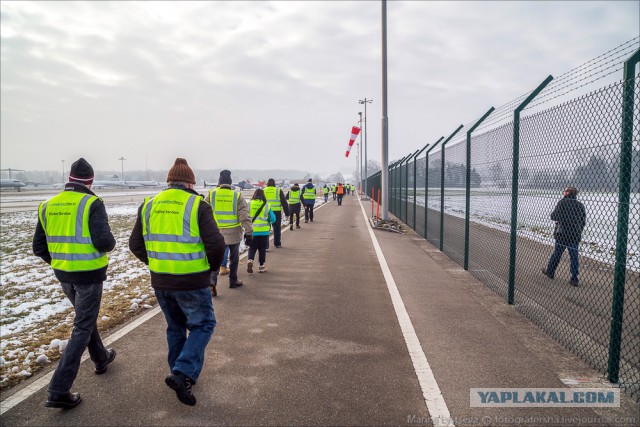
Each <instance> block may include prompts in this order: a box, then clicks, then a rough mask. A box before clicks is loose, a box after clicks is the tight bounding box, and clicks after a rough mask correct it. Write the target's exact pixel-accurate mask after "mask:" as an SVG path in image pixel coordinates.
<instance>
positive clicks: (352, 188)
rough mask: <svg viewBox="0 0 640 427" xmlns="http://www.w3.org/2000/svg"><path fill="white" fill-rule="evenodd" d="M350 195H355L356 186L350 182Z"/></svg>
mask: <svg viewBox="0 0 640 427" xmlns="http://www.w3.org/2000/svg"><path fill="white" fill-rule="evenodd" d="M351 195H352V196H355V195H356V186H355V185H353V184H351Z"/></svg>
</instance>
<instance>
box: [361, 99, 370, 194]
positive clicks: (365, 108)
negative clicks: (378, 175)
mask: <svg viewBox="0 0 640 427" xmlns="http://www.w3.org/2000/svg"><path fill="white" fill-rule="evenodd" d="M372 102H373V100H371V99H367V98H365V99H359V100H358V103H359V104H364V194H365V196H366V195H367V194H368V193H367V177H368V176H367V104H371V103H372Z"/></svg>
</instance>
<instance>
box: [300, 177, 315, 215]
mask: <svg viewBox="0 0 640 427" xmlns="http://www.w3.org/2000/svg"><path fill="white" fill-rule="evenodd" d="M302 203H303V204H304V222H309V221H311V222H313V206H314V205H315V204H316V186H315V185H313V180H312V179H311V178H309V181H307V183H306V184H305V186H304V187H302Z"/></svg>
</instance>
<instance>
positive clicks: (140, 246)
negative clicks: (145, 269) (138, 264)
mask: <svg viewBox="0 0 640 427" xmlns="http://www.w3.org/2000/svg"><path fill="white" fill-rule="evenodd" d="M169 188H178V189H181V190H184V191H187V192H189V193H191V194H196V195H198V196H200V197H202V195H200V194H198V193H197V192H195V191H193V190H190V189H187V188H185V187H178V186H174V187H169ZM143 206H144V203H142V204H141V205H140V207H139V208H138V216H137V217H136V223H135V225H134V226H133V231H132V232H131V236H130V237H129V249H130V250H131V252H133V254H134V255H135V256H136V258H138V259H139V260H140V261H142V262H144V263H145V264H146V265H149V258H148V257H147V249H146V248H145V246H144V238H143V237H142V215H141V212H142V207H143ZM198 227H199V228H200V238H201V239H202V242H203V243H204V250H205V252H206V254H207V260H208V261H209V271H203V272H202V273H194V274H183V275H174V274H162V273H154V272H153V271H151V272H150V273H151V286H153V287H154V288H158V289H166V290H171V291H191V290H195V289H201V288H206V287H207V286H209V283H210V277H211V271H215V270H217V269H219V268H220V264H222V257H223V256H224V250H225V243H224V237H223V236H222V234H220V230H218V226H217V225H216V222H215V220H214V219H213V212H212V211H211V205H210V204H208V203H207V202H205V201H204V200H203V201H202V202H200V205H199V208H198Z"/></svg>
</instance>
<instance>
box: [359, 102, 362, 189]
mask: <svg viewBox="0 0 640 427" xmlns="http://www.w3.org/2000/svg"><path fill="white" fill-rule="evenodd" d="M358 115H359V116H360V130H361V131H360V157H358V159H359V160H358V166H359V167H360V170H359V171H358V178H360V179H359V182H358V187H359V188H360V192H362V111H358Z"/></svg>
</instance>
